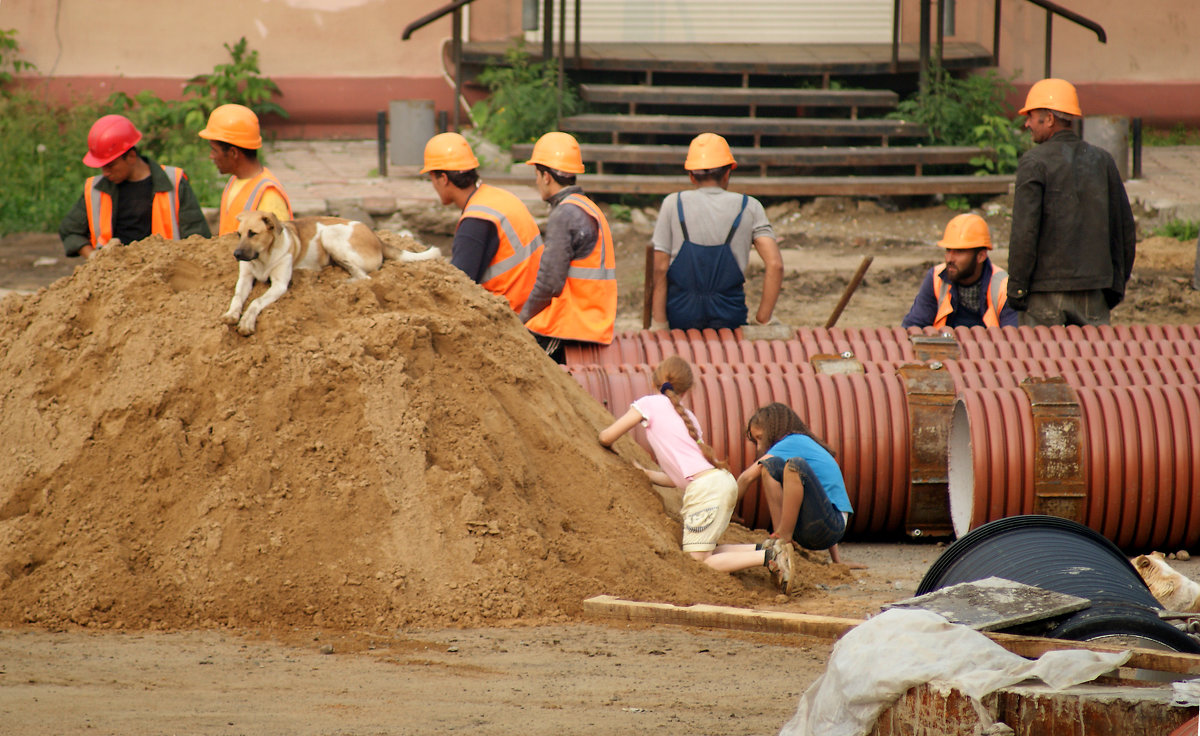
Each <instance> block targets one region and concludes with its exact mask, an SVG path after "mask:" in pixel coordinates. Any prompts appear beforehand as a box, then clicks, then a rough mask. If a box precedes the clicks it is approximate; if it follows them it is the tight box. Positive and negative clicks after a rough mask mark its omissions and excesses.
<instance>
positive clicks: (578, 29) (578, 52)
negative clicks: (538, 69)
mask: <svg viewBox="0 0 1200 736" xmlns="http://www.w3.org/2000/svg"><path fill="white" fill-rule="evenodd" d="M582 2H583V0H575V68H576V69H578V68H579V67H580V66H582V65H583V47H582V44H583V42H582V41H580V40H579V37H580V36H581V35H583V21H582V20H581V19H580V18H581V15H580V8H579V6H580V5H581V4H582ZM896 2H900V0H896Z"/></svg>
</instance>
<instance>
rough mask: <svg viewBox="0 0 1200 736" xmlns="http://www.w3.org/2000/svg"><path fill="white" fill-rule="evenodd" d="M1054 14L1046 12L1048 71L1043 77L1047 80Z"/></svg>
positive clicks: (1046, 70)
mask: <svg viewBox="0 0 1200 736" xmlns="http://www.w3.org/2000/svg"><path fill="white" fill-rule="evenodd" d="M1053 29H1054V13H1051V12H1050V10H1049V9H1047V10H1046V69H1045V72H1046V73H1045V74H1044V75H1043V76H1044V77H1045V78H1046V79H1049V78H1050V41H1051V38H1052V37H1053V34H1054V30H1053Z"/></svg>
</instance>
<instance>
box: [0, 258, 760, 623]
mask: <svg viewBox="0 0 1200 736" xmlns="http://www.w3.org/2000/svg"><path fill="white" fill-rule="evenodd" d="M410 245H411V243H410ZM414 247H415V245H414ZM231 251H232V240H231V238H229V237H227V238H224V239H217V238H215V239H212V240H205V239H201V238H191V239H189V240H188V241H185V242H183V243H164V242H162V241H161V240H159V239H157V238H151V239H150V240H147V241H143V242H142V243H139V244H135V245H132V246H129V247H126V248H118V249H113V250H112V251H110V252H105V253H103V254H101V256H100V257H98V258H97V259H96V260H94V261H93V262H91V263H89V264H87V265H86V266H85V267H83V268H80V269H79V270H78V271H77V272H76V273H75V274H74V275H73V276H71V277H68V278H64V279H62V280H60V281H58V282H56V283H54V284H53V285H52V286H50V287H48V288H46V289H43V290H42V291H40V292H38V293H37V294H34V295H32V296H28V297H18V296H10V297H8V298H7V299H5V300H4V301H3V302H0V356H2V357H0V376H3V378H4V387H3V391H2V395H0V418H2V422H0V444H3V446H4V447H5V450H6V455H7V457H8V459H7V460H6V462H5V463H4V464H3V467H2V468H0V625H13V624H18V623H22V622H38V623H43V624H63V623H70V622H73V623H76V624H81V625H88V626H97V627H106V628H107V627H111V628H145V627H149V628H174V627H197V626H199V627H211V626H250V625H256V626H271V625H278V626H305V625H317V626H327V627H366V628H372V629H374V628H384V627H395V626H401V625H426V624H429V625H435V624H446V623H459V624H479V623H503V622H510V621H515V620H522V621H525V620H544V619H553V618H559V617H563V616H570V615H573V614H574V613H576V612H578V610H579V604H580V601H582V600H583V599H584V598H586V597H588V596H591V595H596V594H601V593H607V594H612V595H618V596H625V597H631V598H637V599H641V600H660V601H669V602H676V603H690V602H697V601H702V602H713V603H727V604H735V605H746V604H753V603H755V602H759V603H761V602H762V600H761V599H763V598H767V599H773V591H770V590H769V588H768V587H767V577H766V574H765V571H762V570H754V571H749V572H747V573H743V574H740V576H738V577H733V576H729V575H723V574H718V573H713V572H710V571H708V570H707V569H705V568H703V566H701V565H699V564H697V563H695V562H692V561H691V560H688V559H686V558H685V557H684V556H683V555H682V554H680V553H679V551H678V534H679V531H678V526H677V524H675V523H674V522H672V521H671V520H669V519H668V518H667V517H666V516H665V515H664V514H663V513H662V506H661V503H660V501H659V497H658V496H657V495H656V494H655V493H654V492H653V491H652V489H651V487H650V485H649V484H648V483H647V482H646V481H645V479H644V478H643V476H642V475H641V474H640V473H639V472H638V471H637V470H636V469H634V468H633V467H632V466H630V465H629V464H628V463H627V462H626V461H624V460H622V459H621V458H619V457H617V456H616V455H614V454H612V453H610V452H608V451H606V450H604V449H603V448H601V447H600V446H599V444H598V443H597V442H596V440H595V435H596V431H597V430H598V429H599V428H601V427H603V426H604V425H605V424H606V423H607V422H609V421H611V418H610V415H609V414H608V413H607V412H606V411H605V410H604V409H603V408H602V407H601V406H600V405H599V404H597V403H596V402H594V401H593V400H592V399H591V398H590V397H589V396H588V395H587V394H586V393H584V392H583V391H582V390H581V389H580V388H579V387H578V386H577V385H576V384H575V383H574V382H573V381H572V380H571V379H570V378H569V377H568V376H567V375H566V374H565V373H563V372H562V371H561V370H560V369H559V368H558V367H557V366H555V365H554V364H553V363H552V362H551V361H550V360H549V359H548V358H546V357H545V356H544V355H542V354H541V353H540V352H539V351H538V349H537V347H536V345H535V344H534V342H533V341H532V339H530V338H529V336H528V335H527V333H526V332H525V330H524V328H523V327H522V326H521V325H520V323H519V321H518V320H517V319H516V317H515V315H513V314H512V312H511V311H510V310H509V309H508V308H507V305H506V304H505V302H504V301H503V300H501V299H500V298H498V297H493V296H491V295H489V294H487V293H486V292H484V291H483V290H482V289H479V288H478V287H476V286H475V285H474V284H471V283H470V282H469V281H467V280H466V279H465V278H464V277H463V276H462V274H461V273H460V272H459V271H458V270H457V269H455V268H454V267H452V266H450V265H449V263H448V262H444V261H436V262H429V263H419V264H409V265H400V264H396V263H388V264H386V265H385V267H384V269H383V270H382V271H381V272H379V273H377V274H375V276H374V278H373V279H372V280H370V281H369V282H358V283H348V282H347V281H346V274H345V273H344V272H343V271H341V270H340V269H328V270H326V271H324V272H322V273H319V274H313V273H306V272H298V273H297V274H296V277H295V279H294V281H293V283H292V287H291V290H290V291H289V292H288V293H287V294H286V295H285V296H284V297H283V298H282V299H281V300H280V301H278V302H277V303H276V304H274V305H273V306H271V307H269V308H268V309H267V310H266V311H265V312H264V313H263V314H262V316H261V317H260V319H259V325H258V333H257V334H256V335H254V336H252V337H250V338H244V337H242V336H240V335H238V334H237V333H236V332H235V331H234V330H233V329H232V328H230V327H227V326H225V325H224V324H221V323H220V320H219V317H220V315H221V314H222V312H224V310H225V309H226V307H227V305H228V301H229V298H230V295H231V293H232V288H233V283H234V281H235V278H236V263H235V261H234V260H233V258H232V256H231ZM262 289H263V287H262V286H259V287H258V289H257V290H256V291H255V296H257V295H258V294H259V293H261V291H262ZM622 443H629V444H624V445H623V447H622V451H623V452H625V453H627V454H631V455H632V453H635V452H640V451H639V450H636V449H635V448H634V446H633V445H632V443H630V441H629V440H627V439H626V440H622Z"/></svg>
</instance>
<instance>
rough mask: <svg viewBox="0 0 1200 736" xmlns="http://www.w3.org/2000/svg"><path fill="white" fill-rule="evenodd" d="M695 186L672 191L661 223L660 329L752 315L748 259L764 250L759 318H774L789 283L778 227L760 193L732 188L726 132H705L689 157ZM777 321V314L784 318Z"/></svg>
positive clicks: (736, 321) (657, 257) (657, 259)
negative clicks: (785, 277)
mask: <svg viewBox="0 0 1200 736" xmlns="http://www.w3.org/2000/svg"><path fill="white" fill-rule="evenodd" d="M683 168H685V169H687V172H688V175H689V176H690V177H691V179H692V184H693V185H694V186H695V189H691V190H688V191H683V192H675V193H674V194H668V195H667V197H666V199H664V200H663V203H662V208H661V209H660V210H659V212H658V223H657V224H656V225H655V227H654V238H653V240H652V243H653V245H654V287H653V288H654V291H653V295H652V301H651V308H652V311H651V318H652V321H651V328H652V329H667V328H668V327H669V328H670V329H677V330H686V329H705V328H714V329H719V328H722V327H727V328H730V329H733V328H735V327H740V326H742V325H744V324H746V323H747V317H748V316H749V311H748V310H747V308H746V292H745V289H744V284H745V282H746V277H745V272H746V263H747V261H749V259H750V246H751V245H753V246H754V250H755V251H757V252H758V255H759V257H760V258H762V261H763V266H764V267H765V269H764V273H763V285H762V301H761V302H759V305H758V311H757V312H756V313H755V315H754V322H755V323H756V324H761V325H765V324H769V323H770V322H771V321H772V317H771V313H772V312H773V311H774V310H775V302H776V300H778V299H779V290H780V287H781V286H782V284H783V258H782V256H780V254H779V244H778V243H777V242H775V231H774V230H772V229H771V223H770V222H769V221H768V220H767V213H766V212H765V211H764V210H763V206H762V204H761V203H760V202H759V201H758V200H757V199H755V198H754V197H750V196H747V195H745V194H737V193H734V192H730V191H727V188H728V186H729V175H730V174H731V173H732V172H733V170H734V169H735V168H737V162H736V161H734V159H733V152H732V151H730V150H729V144H728V143H726V142H725V139H724V138H722V137H721V136H719V135H717V134H715V133H701V134H700V135H698V136H696V138H695V139H694V140H693V141H692V144H691V146H689V147H688V155H687V160H686V161H685V162H684V164H683ZM776 322H777V320H776Z"/></svg>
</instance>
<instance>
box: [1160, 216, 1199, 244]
mask: <svg viewBox="0 0 1200 736" xmlns="http://www.w3.org/2000/svg"><path fill="white" fill-rule="evenodd" d="M1151 235H1156V236H1158V237H1163V238H1175V239H1176V240H1184V241H1188V240H1195V239H1196V238H1198V237H1200V222H1196V221H1195V220H1171V221H1170V222H1167V223H1165V224H1163V225H1159V226H1158V227H1156V228H1154V232H1152V233H1151Z"/></svg>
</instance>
